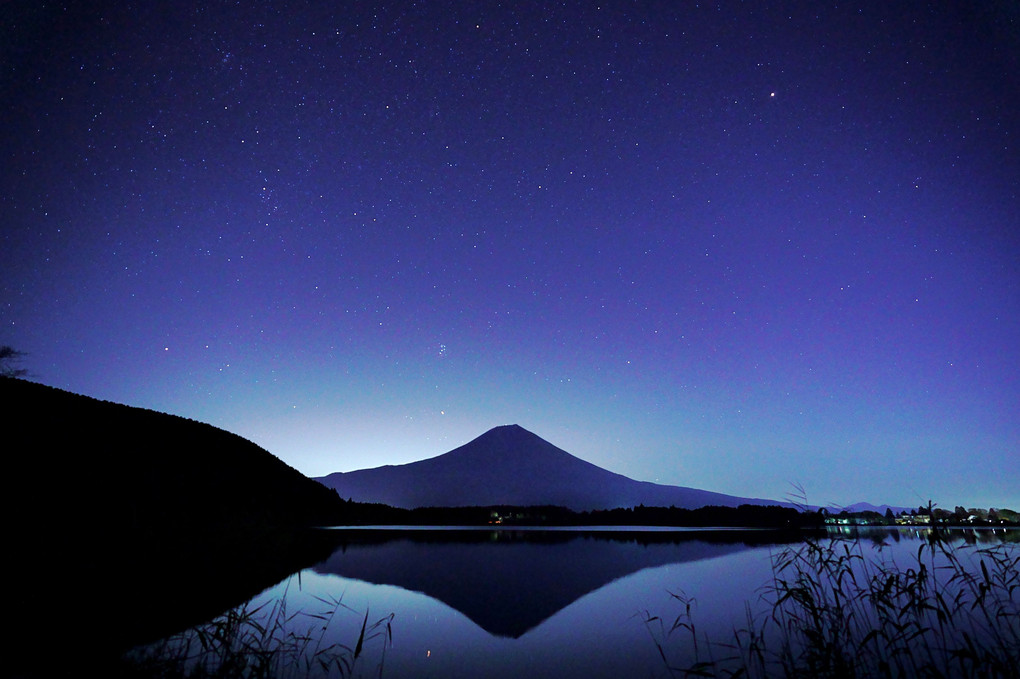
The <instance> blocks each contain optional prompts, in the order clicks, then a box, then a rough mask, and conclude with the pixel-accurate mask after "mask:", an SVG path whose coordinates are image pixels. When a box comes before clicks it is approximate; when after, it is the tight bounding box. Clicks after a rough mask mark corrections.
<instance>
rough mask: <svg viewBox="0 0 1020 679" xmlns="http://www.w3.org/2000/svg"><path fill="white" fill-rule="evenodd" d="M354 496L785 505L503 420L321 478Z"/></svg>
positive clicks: (475, 502) (400, 501)
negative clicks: (592, 451)
mask: <svg viewBox="0 0 1020 679" xmlns="http://www.w3.org/2000/svg"><path fill="white" fill-rule="evenodd" d="M316 480H317V481H319V482H320V483H322V484H323V485H325V486H327V487H329V488H334V489H336V491H337V493H338V494H339V495H340V497H342V498H344V499H350V500H354V501H355V502H378V503H383V504H387V505H391V506H394V507H403V508H407V509H413V508H415V507H433V506H434V507H439V506H447V507H458V506H483V507H484V506H493V505H517V506H527V505H555V506H562V507H568V508H569V509H573V510H574V511H591V510H595V509H612V508H616V507H636V506H638V505H642V504H643V505H645V506H647V507H670V506H674V507H678V508H684V509H696V508H698V507H704V506H707V505H716V506H723V507H736V506H739V505H742V504H756V505H780V504H786V503H782V502H777V501H775V500H766V499H762V498H747V497H736V496H733V495H724V494H722V493H715V492H712V491H708V490H699V489H697V488H687V487H684V486H667V485H662V484H657V483H649V482H647V481H635V480H634V479H631V478H628V477H626V476H623V475H622V474H616V473H614V472H611V471H608V470H605V469H602V468H601V467H598V466H596V465H594V464H591V463H590V462H585V461H584V460H582V459H580V458H577V457H574V456H573V455H571V454H570V453H568V452H566V451H564V450H562V449H560V448H557V447H556V446H554V445H553V444H551V443H549V442H548V441H546V440H544V439H542V438H541V437H539V436H536V435H535V434H533V433H531V432H530V431H528V430H526V429H524V428H523V427H520V426H518V425H516V424H511V425H506V426H501V427H496V428H494V429H490V430H489V431H487V432H485V433H484V434H482V435H481V436H479V437H478V438H476V439H474V440H473V441H470V442H468V443H466V444H464V445H463V446H461V447H459V448H456V449H454V450H451V451H450V452H448V453H445V454H444V455H440V456H438V457H434V458H431V459H428V460H421V461H419V462H412V463H410V464H404V465H390V466H385V467H376V468H374V469H362V470H359V471H353V472H336V473H333V474H329V475H328V476H322V477H318V478H316Z"/></svg>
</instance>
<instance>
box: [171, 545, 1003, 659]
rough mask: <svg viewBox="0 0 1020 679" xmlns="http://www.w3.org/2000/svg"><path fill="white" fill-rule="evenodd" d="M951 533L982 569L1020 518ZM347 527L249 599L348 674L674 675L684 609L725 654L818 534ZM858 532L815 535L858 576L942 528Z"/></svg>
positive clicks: (690, 651) (941, 560)
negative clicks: (321, 553) (779, 564)
mask: <svg viewBox="0 0 1020 679" xmlns="http://www.w3.org/2000/svg"><path fill="white" fill-rule="evenodd" d="M948 535H949V538H948V542H947V543H946V544H948V545H949V548H950V549H951V551H950V552H948V553H949V554H952V555H956V556H955V557H952V558H959V561H960V562H961V563H964V564H966V565H967V568H969V569H971V570H972V571H974V572H978V573H980V564H979V562H978V561H975V560H974V559H975V558H979V557H980V556H981V554H983V552H982V551H981V550H983V549H986V548H989V547H993V546H994V547H995V548H996V549H998V550H1002V551H1001V553H1003V554H1005V555H1007V557H1009V558H1016V557H1017V555H1018V553H1020V548H1018V547H1017V544H1018V540H1020V531H1016V530H1012V531H1004V530H992V529H982V530H953V531H951V532H949V533H948ZM336 537H337V540H338V544H339V546H338V547H337V549H336V550H335V551H334V552H333V554H332V555H331V556H330V557H329V558H328V559H326V560H324V561H322V562H320V563H318V564H316V565H315V566H313V567H311V568H306V569H303V570H301V571H300V572H297V573H294V574H293V575H291V576H290V577H288V578H286V579H284V580H283V581H281V582H279V583H278V584H276V585H274V586H272V587H270V588H268V589H266V590H265V591H263V592H261V593H260V594H258V595H257V596H255V597H254V598H253V599H252V600H251V601H250V602H249V603H248V604H247V609H246V610H248V611H253V610H257V612H256V613H255V614H254V619H256V620H258V621H259V623H260V625H262V627H263V628H268V629H271V630H272V629H275V630H276V632H277V633H278V634H279V635H280V638H287V639H290V640H291V641H293V640H294V639H301V638H308V639H310V641H308V642H307V643H306V644H305V646H306V647H307V648H325V647H328V646H330V645H332V644H335V645H336V646H335V647H334V649H333V651H334V655H336V654H339V656H340V660H341V663H340V666H341V667H342V668H343V670H344V673H345V674H346V675H347V676H358V677H378V676H383V677H389V678H407V677H415V678H419V677H444V678H454V677H472V678H478V677H494V678H499V677H507V678H509V677H515V678H516V677H567V678H570V677H579V678H580V677H585V678H597V677H623V676H626V677H664V676H670V669H669V668H670V666H672V667H684V666H687V665H689V664H690V663H693V662H694V660H695V659H696V656H695V647H694V644H693V641H692V635H691V633H690V630H689V629H688V628H680V629H677V630H673V631H672V632H671V633H670V632H669V629H670V627H671V626H672V625H673V623H674V621H675V620H677V618H678V616H680V620H681V622H687V623H693V624H694V626H695V628H694V629H695V635H696V637H697V638H698V639H699V645H698V647H697V651H698V656H697V657H698V658H701V659H705V657H706V654H711V655H712V656H724V655H726V652H725V650H724V649H722V647H717V648H715V647H713V646H711V645H709V644H708V643H707V641H708V640H713V641H714V642H728V641H731V640H733V639H734V633H735V630H738V629H741V628H746V627H747V626H748V619H749V618H748V616H749V615H750V616H751V617H752V618H753V619H754V620H756V621H759V620H761V619H762V616H763V614H764V613H765V612H767V611H769V610H771V608H770V606H769V605H768V603H767V602H766V601H765V600H763V599H762V595H763V594H766V595H767V594H768V591H767V589H766V588H767V586H769V585H770V584H773V583H774V580H773V573H774V571H773V566H774V564H775V562H776V559H777V558H778V557H781V556H782V555H784V554H785V555H787V556H789V555H791V554H797V553H803V550H804V549H805V546H806V544H808V543H805V542H804V540H803V536H802V535H801V534H797V533H793V534H791V533H784V532H778V531H766V530H757V531H747V530H718V529H717V530H712V529H686V530H661V529H647V528H629V529H621V528H612V529H592V528H588V529H563V530H549V529H543V530H538V529H535V530H526V529H500V530H489V529H435V528H433V529H421V528H410V527H392V528H382V527H379V528H368V529H365V528H358V529H337V531H336ZM844 537H846V536H844ZM850 537H852V541H848V542H846V543H844V542H842V541H841V538H840V536H839V535H838V534H834V533H831V532H830V533H829V534H828V535H826V536H823V537H820V538H819V539H818V540H817V541H816V542H815V543H813V544H816V545H819V544H820V545H823V546H826V547H829V546H833V545H837V546H839V549H840V550H848V551H846V553H847V554H856V555H859V556H860V557H861V558H859V559H856V560H852V561H851V565H852V567H853V568H854V569H856V570H855V572H857V573H861V572H862V571H861V570H860V569H861V568H865V567H866V566H867V564H868V563H869V562H871V561H876V562H880V563H884V564H887V565H888V564H896V568H897V569H899V570H904V571H906V570H908V569H910V568H911V567H913V568H916V567H917V566H918V552H919V547H921V546H923V545H927V544H928V539H929V537H930V535H929V532H928V531H927V530H925V529H916V528H912V529H906V528H893V529H887V528H883V529H871V530H859V531H855V532H854V533H853V534H852V536H850ZM833 540H836V542H833ZM930 551H931V550H927V548H926V550H922V554H923V556H922V559H927V558H928V556H927V555H928V552H930ZM936 551H937V550H936ZM838 553H840V554H841V553H842V552H838ZM931 556H932V558H934V559H935V561H933V562H931V566H932V567H933V568H935V569H936V570H938V569H939V568H942V567H944V566H945V558H946V557H945V555H944V554H941V552H939V553H935V552H933V553H932V555H931ZM1014 565H1015V564H1014ZM1013 570H1014V571H1015V568H1014V569H1013ZM1017 596H1018V599H1016V600H1014V601H1013V603H1011V604H1009V605H1012V606H1014V609H1013V610H1012V611H1011V612H1012V617H1011V618H1008V619H1007V620H1008V624H1010V625H1014V626H1015V625H1016V624H1017V623H1016V620H1017V615H1016V609H1015V606H1016V605H1018V604H1017V603H1016V601H1018V600H1020V594H1018V595H1017ZM685 601H689V602H690V603H691V609H690V611H689V617H686V609H685V604H684V602H685ZM1007 612H1010V611H1007ZM316 616H318V617H316ZM284 621H286V622H284ZM756 624H757V623H756ZM274 626H275V627H274ZM363 629H364V633H363V632H362V630H363ZM1007 631H1009V630H1007ZM1013 633H1014V634H1016V635H1020V630H1017V631H1014V632H1013ZM305 635H307V637H305ZM185 637H186V635H183V636H178V637H177V643H180V640H181V639H182V638H185ZM359 637H360V638H361V643H360V644H359ZM1018 638H1020V636H1018ZM359 646H360V647H359ZM344 647H346V650H344ZM355 650H356V651H357V657H356V659H355V657H354V656H355V653H354V652H355ZM307 655H310V654H306V656H307ZM319 657H320V658H326V657H329V654H323V655H320V656H319ZM306 659H307V657H306ZM284 664H286V663H284ZM333 676H336V675H335V674H334V675H333Z"/></svg>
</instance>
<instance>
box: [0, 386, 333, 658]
mask: <svg viewBox="0 0 1020 679" xmlns="http://www.w3.org/2000/svg"><path fill="white" fill-rule="evenodd" d="M0 403H3V404H4V405H3V408H4V417H5V422H6V425H7V426H6V432H5V437H4V439H5V440H4V444H3V450H4V457H3V462H4V466H5V469H4V480H5V486H6V487H5V492H4V509H5V511H4V516H5V519H6V523H7V525H8V527H9V531H8V536H9V538H10V542H9V543H8V544H9V545H10V546H11V547H12V548H11V549H9V550H7V552H8V554H9V557H8V563H9V566H10V567H12V571H13V572H18V573H21V574H22V576H23V577H24V579H25V581H24V582H23V583H18V584H17V585H16V586H14V587H12V590H13V591H14V604H15V611H14V613H15V616H14V618H15V619H17V620H19V623H18V629H19V630H20V633H21V634H25V635H28V636H29V637H30V636H31V635H38V638H35V639H33V638H26V639H18V643H19V644H21V643H23V644H26V645H29V646H30V645H31V644H32V643H33V642H38V643H40V644H44V643H52V642H53V639H51V638H50V637H49V636H48V633H47V632H46V630H47V629H48V628H49V629H56V628H57V627H60V628H61V629H64V628H65V626H66V625H68V624H71V625H74V635H73V638H74V639H75V640H77V641H79V642H80V643H81V645H82V646H83V647H87V646H92V647H93V650H94V643H95V639H92V635H96V637H97V638H99V639H101V640H102V641H104V642H105V641H110V642H112V643H111V646H114V647H115V646H117V645H122V644H127V643H133V642H138V641H143V640H148V639H151V638H153V636H154V635H159V634H161V633H165V632H173V631H175V630H174V629H173V628H174V627H178V626H184V625H186V624H190V623H197V622H200V621H201V620H202V619H203V618H205V617H212V616H213V615H216V614H218V613H219V612H221V611H222V610H223V609H225V608H227V607H229V606H231V605H235V604H237V603H240V602H241V601H243V600H244V599H246V598H247V597H249V596H251V595H252V594H255V593H257V592H258V591H259V590H260V589H261V588H264V587H266V586H269V585H271V584H273V583H274V582H276V581H278V580H279V579H280V578H283V577H285V576H286V575H287V574H289V573H290V572H292V571H293V570H294V569H295V568H296V567H300V566H301V565H306V564H308V565H310V564H311V563H314V562H315V561H316V560H317V559H319V558H323V557H324V556H325V555H328V554H329V548H328V546H327V545H322V544H318V543H319V541H324V538H323V537H315V536H314V535H313V533H312V532H310V531H306V530H303V529H304V528H305V527H307V526H312V525H316V524H328V523H335V522H338V521H340V520H341V519H340V517H341V513H342V511H343V506H344V503H342V502H340V500H339V498H337V496H336V494H335V493H334V492H333V491H331V490H328V489H326V488H324V487H322V486H321V485H320V484H318V483H316V482H314V481H312V480H310V479H308V478H306V477H305V476H303V475H302V474H301V473H300V472H298V471H297V470H295V469H293V468H291V467H289V466H288V465H286V464H285V463H284V462H282V461H281V460H279V459H277V458H276V457H274V456H273V455H271V454H269V453H268V452H266V451H265V450H263V449H262V448H260V447H258V446H257V445H255V444H253V443H251V442H250V441H246V440H245V439H243V438H241V437H239V436H236V435H234V434H230V433H228V432H226V431H223V430H221V429H217V428H216V427H212V426H210V425H207V424H202V423H199V422H195V421H192V420H188V419H185V418H181V417H175V416H171V415H165V414H162V413H157V412H153V411H150V410H144V409H141V408H132V407H128V406H124V405H119V404H115V403H109V402H105V401H99V400H96V399H92V398H87V397H84V396H79V395H76V394H72V393H69V392H66V391H61V390H58V389H54V388H51V387H46V386H43V385H40V384H35V383H31V382H26V381H22V380H17V379H3V380H0ZM72 608H73V610H74V618H73V619H70V620H68V619H61V614H60V613H59V612H60V611H66V610H69V609H72ZM65 631H66V630H65ZM61 643H63V642H61ZM111 652H112V651H111ZM26 660H34V659H31V658H26Z"/></svg>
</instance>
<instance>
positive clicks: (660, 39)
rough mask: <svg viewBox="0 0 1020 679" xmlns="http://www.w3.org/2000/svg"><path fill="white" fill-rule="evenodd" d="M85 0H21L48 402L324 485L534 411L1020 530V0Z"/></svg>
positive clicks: (762, 479)
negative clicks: (194, 439)
mask: <svg viewBox="0 0 1020 679" xmlns="http://www.w3.org/2000/svg"><path fill="white" fill-rule="evenodd" d="M80 4H81V5H88V7H81V6H78V4H75V5H74V6H73V7H65V6H63V4H62V3H40V2H20V1H16V2H6V3H3V4H2V5H0V66H2V70H0V116H2V118H0V153H2V164H0V344H7V345H11V346H14V347H15V348H17V349H19V350H22V351H24V352H27V354H28V356H26V359H25V361H24V362H23V364H22V365H23V367H25V368H28V369H29V370H30V371H31V373H32V378H33V379H35V380H37V381H40V382H43V383H46V384H50V385H53V386H56V387H60V388H63V389H69V390H71V391H75V392H78V393H83V394H87V395H90V396H94V397H98V398H102V399H108V400H112V401H118V402H122V403H127V404H130V405H136V406H142V407H147V408H152V409H156V410H160V411H164V412H169V413H174V414H178V415H183V416H186V417H190V418H193V419H196V420H201V421H205V422H209V423H211V424H214V425H217V426H220V427H223V428H225V429H228V430H230V431H233V432H236V433H238V434H240V435H242V436H244V437H246V438H249V439H251V440H253V441H255V442H256V443H258V444H260V445H262V446H264V447H265V448H267V449H268V450H270V451H271V452H272V453H274V454H276V455H277V456H279V457H281V458H282V459H283V460H285V461H286V462H288V463H289V464H291V465H293V466H295V467H296V468H298V469H299V470H301V471H302V472H304V473H306V474H309V475H323V474H326V473H329V472H333V471H348V470H352V469H358V468H364V467H372V466H379V465H382V464H400V463H405V462H410V461H414V460H418V459H423V458H426V457H432V456H435V455H438V454H441V453H444V452H446V451H448V450H450V449H452V448H454V447H456V446H458V445H461V444H463V443H465V442H467V441H468V440H470V439H472V438H474V437H475V436H477V435H479V434H481V433H482V432H484V431H485V430H487V429H489V428H491V427H493V426H496V425H500V424H509V423H518V424H520V425H521V426H523V427H525V428H527V429H529V430H531V431H533V432H535V433H536V434H538V435H539V436H542V437H543V438H546V439H548V440H549V441H551V442H552V443H554V444H556V445H558V446H560V447H561V448H564V449H565V450H567V451H569V452H571V453H573V454H575V455H577V456H579V457H582V458H584V459H586V460H589V461H591V462H593V463H595V464H598V465H600V466H603V467H605V468H608V469H610V470H612V471H616V472H620V473H623V474H626V475H628V476H631V477H633V478H637V479H641V480H650V481H658V482H660V483H671V484H679V485H687V486H694V487H699V488H705V489H708V490H715V491H719V492H725V493H731V494H736V495H746V496H757V497H772V498H777V499H782V498H783V497H786V496H788V495H789V494H790V492H791V489H792V488H791V483H795V482H799V483H800V484H802V485H803V486H804V488H805V490H806V491H807V499H808V501H809V502H812V503H815V504H830V503H833V504H837V505H842V504H846V503H850V502H855V501H860V500H865V501H870V502H875V503H880V502H887V503H892V504H901V505H905V506H917V505H919V504H922V503H927V501H928V499H929V498H931V499H932V500H934V501H935V502H937V503H938V504H939V505H940V506H945V507H948V508H950V509H951V508H952V507H953V506H955V505H957V504H963V505H967V506H985V507H987V506H1007V507H1008V506H1012V507H1014V508H1017V509H1020V490H1018V489H1020V472H1018V471H1017V470H1018V469H1020V464H1018V460H1020V415H1018V413H1020V197H1018V195H1020V139H1018V135H1020V112H1018V111H1020V105H1018V103H1020V9H1018V7H1017V5H1016V4H1015V3H1010V2H994V1H990V2H962V3H931V5H929V4H928V3H920V2H896V3H886V2H866V3H845V4H844V3H839V4H838V6H834V5H831V4H830V3H823V2H815V1H813V0H812V1H810V2H808V1H805V2H791V3H784V4H782V5H781V6H774V7H769V8H765V7H764V5H765V4H766V3H756V2H746V3H741V2H720V3H714V2H708V3H691V2H606V3H603V4H601V5H599V4H596V3H589V2H567V3H558V4H553V3H536V2H512V3H500V4H497V3H494V2H493V3H479V2H460V3H454V2H424V3H411V2H392V3H368V2H365V3H357V4H355V3H327V2H299V1H293V2H252V3H239V4H237V5H235V4H234V3H225V2H205V3H197V4H196V5H195V6H188V4H187V3H183V2H182V3H150V2H96V3H80ZM950 5H954V6H955V5H959V7H950ZM139 454H140V455H144V450H139Z"/></svg>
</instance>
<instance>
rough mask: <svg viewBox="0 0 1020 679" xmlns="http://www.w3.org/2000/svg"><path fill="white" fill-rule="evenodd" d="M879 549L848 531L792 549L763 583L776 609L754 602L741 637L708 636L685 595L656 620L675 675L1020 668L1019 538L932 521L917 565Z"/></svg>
mask: <svg viewBox="0 0 1020 679" xmlns="http://www.w3.org/2000/svg"><path fill="white" fill-rule="evenodd" d="M877 554H878V556H871V557H869V556H868V555H866V554H865V552H864V550H863V549H862V544H861V542H860V541H859V540H858V539H856V538H854V537H847V536H840V535H834V536H830V537H829V538H824V539H809V540H807V541H806V542H804V543H803V544H800V545H798V546H796V547H790V548H787V549H784V550H783V551H781V552H779V553H778V554H777V555H775V556H774V558H773V564H772V566H773V578H772V581H771V583H769V584H767V585H766V586H765V587H763V589H762V590H761V598H762V600H763V602H764V604H765V606H764V610H765V612H764V613H759V614H757V615H754V614H752V613H751V610H752V606H751V605H750V604H749V605H748V609H747V610H748V613H747V622H746V624H745V626H744V627H742V628H740V629H736V630H734V633H733V637H732V638H731V639H726V640H719V639H715V640H710V639H707V638H705V636H704V635H703V634H701V632H700V631H699V630H698V628H697V626H696V611H695V606H696V602H695V600H694V599H692V598H690V597H687V596H685V595H684V594H682V593H678V594H674V595H673V597H674V599H675V600H676V601H677V602H678V604H679V605H680V606H682V609H681V611H680V613H679V614H678V615H677V616H676V617H675V618H674V619H673V620H672V622H671V623H670V622H669V621H667V620H665V619H663V618H660V617H658V616H651V615H647V614H646V617H645V624H646V625H647V626H648V629H649V631H650V632H652V636H653V640H654V642H655V644H656V647H657V648H658V651H659V653H660V654H661V656H662V658H663V661H664V662H665V664H666V667H667V668H668V671H669V673H670V675H671V676H674V677H694V676H703V677H709V676H710V677H720V676H721V677H831V678H837V677H838V678H844V677H846V678H851V677H946V678H949V677H952V678H954V679H955V678H958V677H959V678H967V677H975V678H978V677H980V678H1014V677H1020V548H1018V546H1017V545H1016V544H1009V543H1002V544H997V545H992V546H983V547H976V546H968V545H966V544H955V543H954V542H953V541H950V540H949V539H947V536H946V535H945V533H944V532H939V531H931V532H930V533H929V535H928V539H927V540H926V541H924V542H922V543H921V544H920V546H919V547H918V549H917V552H916V554H914V555H913V556H912V558H910V560H909V562H908V563H903V564H899V563H896V562H895V560H893V559H892V558H889V557H887V556H885V554H886V553H885V552H884V551H883V550H882V549H881V548H879V550H878V552H877ZM684 654H686V655H684ZM681 655H684V662H682V663H681V662H677V661H676V660H675V659H674V658H676V657H679V656H681Z"/></svg>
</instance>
